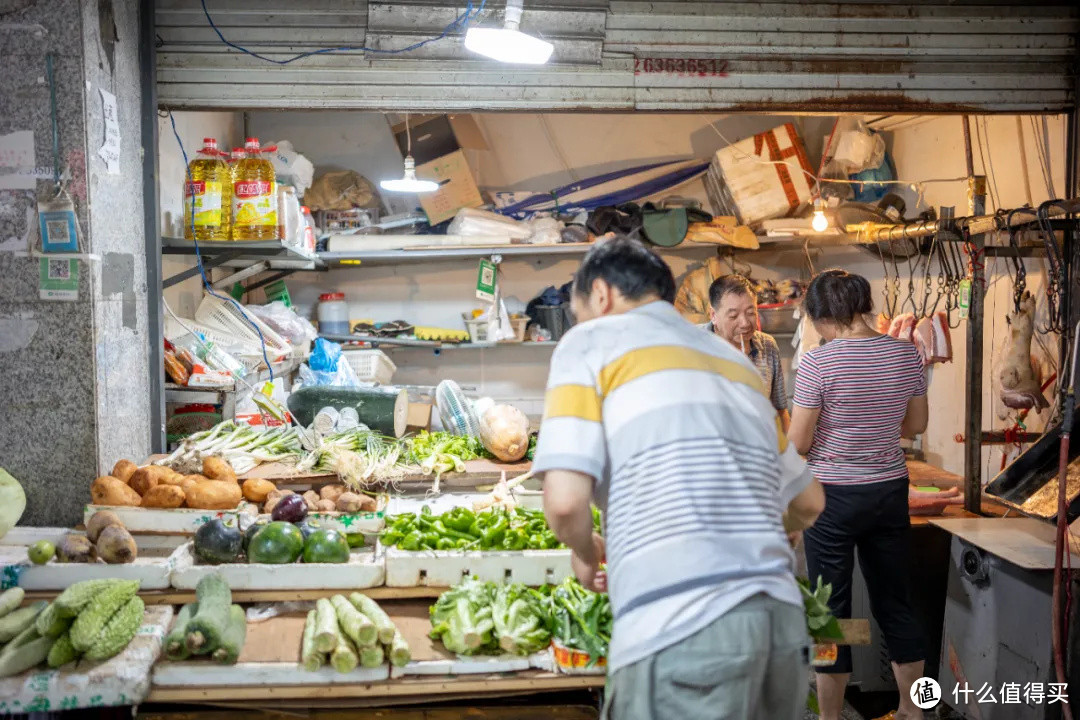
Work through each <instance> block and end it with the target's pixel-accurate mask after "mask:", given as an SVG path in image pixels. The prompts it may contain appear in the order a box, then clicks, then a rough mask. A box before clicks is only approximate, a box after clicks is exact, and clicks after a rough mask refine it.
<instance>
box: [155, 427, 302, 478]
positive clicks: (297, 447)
mask: <svg viewBox="0 0 1080 720" xmlns="http://www.w3.org/2000/svg"><path fill="white" fill-rule="evenodd" d="M301 452H303V444H302V437H301V434H300V431H299V430H297V429H296V428H295V427H293V426H283V427H275V428H254V427H252V426H250V425H246V424H244V423H236V422H232V421H231V420H226V421H225V422H222V423H218V424H217V425H215V426H214V427H212V428H211V429H209V430H205V431H203V432H197V433H195V434H194V435H190V436H188V437H187V438H185V440H184V441H183V442H182V443H180V447H178V448H177V449H176V450H175V451H173V452H172V454H170V455H169V456H168V457H166V458H165V459H163V460H161V461H160V462H159V463H158V464H159V465H166V466H168V467H170V468H172V469H174V470H177V471H179V472H180V473H181V474H185V475H187V474H191V473H195V472H198V468H199V467H201V466H202V464H203V459H204V458H207V457H210V456H215V457H220V458H222V459H223V460H225V462H227V463H228V464H229V465H231V466H232V467H233V468H234V469H235V470H236V472H238V473H240V474H241V475H243V474H244V473H246V472H248V471H249V470H252V469H253V468H254V467H255V466H256V465H258V464H259V463H264V462H276V461H289V460H296V459H298V458H299V455H300V453H301Z"/></svg>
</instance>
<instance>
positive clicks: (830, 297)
mask: <svg viewBox="0 0 1080 720" xmlns="http://www.w3.org/2000/svg"><path fill="white" fill-rule="evenodd" d="M803 307H805V308H806V312H807V314H808V315H809V316H810V319H811V320H826V321H829V322H834V323H836V324H837V325H840V326H842V327H846V326H848V325H850V324H851V323H852V321H853V320H854V319H855V316H856V315H865V314H866V313H868V312H870V311H871V310H872V309H873V303H872V302H871V299H870V283H869V282H867V280H866V278H864V277H863V276H862V275H854V274H852V273H849V272H847V271H845V270H826V271H825V272H822V273H819V274H818V275H817V277H815V278H814V279H813V280H811V281H810V286H809V287H807V288H806V299H804V300H803Z"/></svg>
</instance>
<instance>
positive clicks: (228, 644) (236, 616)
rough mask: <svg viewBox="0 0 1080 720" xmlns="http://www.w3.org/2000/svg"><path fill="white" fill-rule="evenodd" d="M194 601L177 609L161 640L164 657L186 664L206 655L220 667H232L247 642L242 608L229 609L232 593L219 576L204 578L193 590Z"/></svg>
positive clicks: (237, 606) (245, 621) (233, 607)
mask: <svg viewBox="0 0 1080 720" xmlns="http://www.w3.org/2000/svg"><path fill="white" fill-rule="evenodd" d="M195 599H196V601H195V602H193V603H190V604H188V605H185V606H184V607H182V608H180V612H179V613H177V615H176V622H174V623H173V626H172V630H170V631H169V634H168V635H167V636H166V637H165V657H167V658H169V659H170V660H187V659H188V658H190V657H191V656H193V655H195V656H198V655H209V656H210V657H211V658H212V659H213V660H214V661H215V662H217V663H220V664H222V665H234V664H236V659H237V658H238V657H240V651H241V650H243V649H244V641H245V640H246V639H247V617H246V616H245V614H244V608H242V607H240V606H239V605H233V602H232V591H231V590H230V589H229V584H228V582H226V581H225V578H223V577H222V576H221V575H218V574H216V573H215V574H214V575H207V576H206V577H204V578H203V579H202V580H200V581H199V584H198V585H197V586H196V588H195Z"/></svg>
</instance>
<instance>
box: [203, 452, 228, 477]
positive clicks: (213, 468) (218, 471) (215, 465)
mask: <svg viewBox="0 0 1080 720" xmlns="http://www.w3.org/2000/svg"><path fill="white" fill-rule="evenodd" d="M202 474H203V475H205V476H206V477H208V478H210V479H211V480H227V481H231V482H236V471H235V470H233V469H232V465H230V464H229V463H228V462H227V461H225V460H223V459H222V458H219V457H208V458H204V459H203V463H202Z"/></svg>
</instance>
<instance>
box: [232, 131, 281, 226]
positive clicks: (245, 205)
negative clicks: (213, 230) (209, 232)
mask: <svg viewBox="0 0 1080 720" xmlns="http://www.w3.org/2000/svg"><path fill="white" fill-rule="evenodd" d="M261 153H262V150H261V148H260V147H259V139H258V138H248V139H247V142H246V143H245V144H244V157H243V158H242V159H240V160H237V161H236V165H235V167H234V168H233V198H232V222H233V232H232V238H233V240H276V239H278V220H277V183H276V178H275V175H274V166H273V165H272V164H271V163H270V161H269V160H267V159H266V158H264V157H262V155H261Z"/></svg>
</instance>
